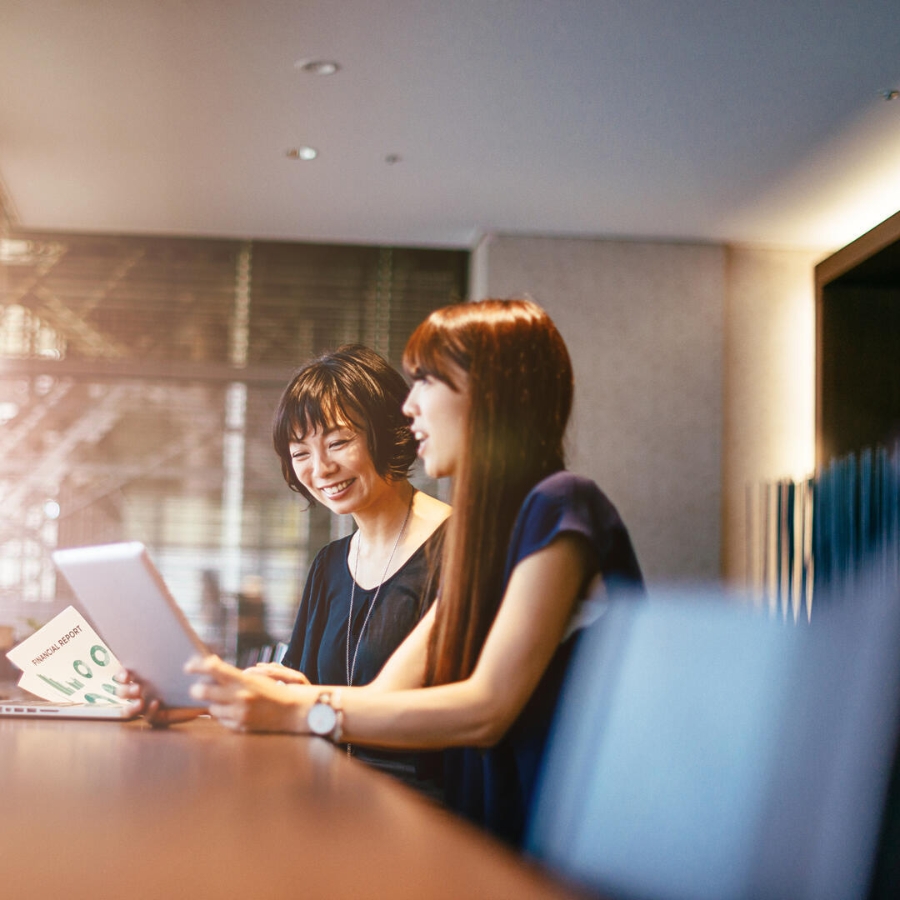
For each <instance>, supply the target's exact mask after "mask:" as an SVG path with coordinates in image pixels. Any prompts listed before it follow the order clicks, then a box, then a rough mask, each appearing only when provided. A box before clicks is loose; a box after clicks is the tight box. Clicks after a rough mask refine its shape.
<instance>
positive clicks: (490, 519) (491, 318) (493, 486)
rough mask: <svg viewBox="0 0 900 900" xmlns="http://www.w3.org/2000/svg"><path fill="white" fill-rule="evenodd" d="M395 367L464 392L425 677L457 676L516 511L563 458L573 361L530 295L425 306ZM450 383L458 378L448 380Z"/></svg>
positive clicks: (485, 608) (494, 603) (490, 614)
mask: <svg viewBox="0 0 900 900" xmlns="http://www.w3.org/2000/svg"><path fill="white" fill-rule="evenodd" d="M403 365H404V367H405V368H406V370H407V372H408V373H409V374H410V375H411V376H412V377H414V378H415V377H422V376H424V375H431V376H432V377H434V378H438V379H440V380H441V381H443V382H444V383H446V384H447V385H449V386H450V387H451V388H453V389H454V390H459V389H460V388H461V386H460V385H459V384H457V383H455V382H454V372H458V371H459V370H460V369H461V370H462V371H463V372H465V373H466V375H467V378H468V391H469V395H470V398H471V401H470V404H469V415H468V422H467V423H466V433H465V443H464V450H463V454H462V459H460V460H458V461H457V465H456V472H455V475H454V483H453V498H452V503H453V515H452V516H451V517H450V519H449V521H448V528H447V534H446V539H445V543H444V556H443V563H442V566H441V583H440V596H439V601H438V605H437V611H436V620H435V625H434V628H433V630H432V633H431V642H430V645H429V651H428V662H427V667H426V679H425V680H426V684H447V683H449V682H452V681H459V680H462V679H464V678H467V677H468V676H469V675H470V674H471V673H472V670H473V669H474V668H475V664H476V663H477V662H478V657H479V654H480V653H481V648H482V646H483V645H484V641H485V639H486V637H487V633H488V631H489V630H490V627H491V624H492V623H493V621H494V617H495V616H496V613H497V609H498V608H499V606H500V601H501V600H502V592H503V579H504V570H505V565H506V554H507V550H508V546H509V541H510V538H511V536H512V529H513V525H514V524H515V519H516V515H517V514H518V512H519V507H520V506H521V505H522V501H523V500H524V499H525V497H526V495H527V494H528V492H529V491H530V490H531V489H532V488H533V487H534V486H535V485H536V484H537V483H538V482H539V481H541V480H542V479H543V478H545V477H546V476H547V475H550V474H551V473H553V472H556V471H558V470H559V469H561V468H563V467H564V465H565V454H564V449H563V438H564V435H565V430H566V425H567V424H568V421H569V414H570V412H571V409H572V393H573V379H572V363H571V360H570V359H569V353H568V350H567V349H566V345H565V342H564V341H563V339H562V336H561V335H560V333H559V331H557V329H556V326H555V325H554V324H553V322H552V321H551V319H550V317H549V316H548V315H547V313H546V312H544V310H543V309H541V308H540V307H539V306H538V305H537V304H535V303H532V302H531V301H529V300H482V301H480V302H478V303H460V304H456V305H454V306H447V307H444V308H443V309H439V310H437V311H436V312H434V313H432V314H431V315H430V316H429V317H428V318H427V319H426V320H425V321H424V322H423V323H422V324H421V325H419V327H418V328H417V329H416V330H415V332H413V335H412V337H411V338H410V339H409V342H408V343H407V345H406V350H405V352H404V355H403ZM457 380H458V379H457Z"/></svg>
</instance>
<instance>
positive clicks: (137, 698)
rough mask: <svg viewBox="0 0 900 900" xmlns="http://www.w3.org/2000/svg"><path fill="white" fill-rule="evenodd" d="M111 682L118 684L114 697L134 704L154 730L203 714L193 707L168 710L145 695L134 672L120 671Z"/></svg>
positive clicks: (141, 684)
mask: <svg viewBox="0 0 900 900" xmlns="http://www.w3.org/2000/svg"><path fill="white" fill-rule="evenodd" d="M113 680H114V681H117V682H118V687H117V688H116V696H117V697H122V698H123V699H125V700H130V701H132V703H134V704H135V707H134V708H135V709H136V710H137V711H139V712H140V713H141V714H142V715H143V717H144V718H145V719H146V720H147V722H149V723H150V725H152V726H153V727H154V728H166V727H167V726H169V725H175V724H177V723H178V722H189V721H190V720H191V719H196V718H197V716H201V715H203V713H204V712H205V710H203V709H194V708H193V707H175V708H172V709H169V708H168V707H165V706H163V705H162V704H161V703H160V702H159V700H156V699H155V698H153V697H150V696H148V695H147V692H146V689H145V687H144V684H143V683H142V682H141V680H140V679H139V678H138V677H137V675H135V674H134V672H130V671H129V670H128V669H121V670H120V671H119V672H118V673H117V674H116V676H115V678H114V679H113Z"/></svg>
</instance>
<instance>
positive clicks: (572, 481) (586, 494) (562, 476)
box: [513, 469, 624, 552]
mask: <svg viewBox="0 0 900 900" xmlns="http://www.w3.org/2000/svg"><path fill="white" fill-rule="evenodd" d="M622 527H624V526H623V523H622V519H621V517H620V516H619V512H618V510H617V509H616V507H615V506H614V505H613V503H612V501H610V499H609V498H608V497H607V496H606V494H604V493H603V491H602V490H600V487H599V486H598V485H597V483H596V482H595V481H593V480H592V479H590V478H586V477H585V476H583V475H576V474H575V473H574V472H570V471H568V470H567V469H563V470H560V471H558V472H554V473H553V474H552V475H548V476H547V477H546V478H544V479H543V480H541V481H539V482H538V483H537V484H536V485H535V486H534V487H533V488H532V489H531V491H529V493H528V495H527V496H526V497H525V500H524V502H523V503H522V506H521V509H520V510H519V515H518V517H517V520H516V526H515V529H514V534H513V539H514V543H519V544H520V546H524V547H525V548H526V549H527V550H528V551H530V552H534V550H535V549H540V548H541V547H543V546H545V545H546V544H548V543H549V542H550V541H551V540H553V538H554V537H556V536H557V535H558V534H560V533H562V532H579V533H581V534H583V535H585V536H586V537H588V538H589V539H590V540H591V541H596V540H597V539H598V538H600V537H601V536H603V535H605V534H608V533H609V532H610V531H612V530H615V529H620V528H622Z"/></svg>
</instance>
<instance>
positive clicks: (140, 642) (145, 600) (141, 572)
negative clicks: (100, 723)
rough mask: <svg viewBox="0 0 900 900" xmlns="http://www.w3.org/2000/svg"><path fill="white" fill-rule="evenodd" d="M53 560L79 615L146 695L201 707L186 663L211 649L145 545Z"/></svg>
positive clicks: (73, 552)
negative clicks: (74, 598) (192, 691)
mask: <svg viewBox="0 0 900 900" xmlns="http://www.w3.org/2000/svg"><path fill="white" fill-rule="evenodd" d="M53 561H54V562H55V563H56V565H57V567H58V568H59V570H60V571H61V572H62V573H63V575H64V576H65V578H66V581H68V582H69V584H70V585H71V586H72V590H73V591H75V595H76V596H77V597H78V600H79V603H80V605H81V607H82V609H83V611H84V612H85V613H86V614H87V616H88V617H89V618H90V619H91V621H92V622H93V625H94V627H95V628H96V629H97V631H98V633H99V634H100V636H101V637H102V638H103V640H104V641H105V642H106V643H107V644H108V645H109V648H110V649H111V650H112V651H113V653H115V655H116V656H117V657H118V659H119V661H120V662H121V663H122V665H123V666H125V667H126V668H127V669H129V670H130V671H132V672H134V673H135V675H137V676H138V677H139V678H140V680H141V681H142V682H143V683H144V685H145V686H146V690H147V694H148V696H150V697H154V698H158V699H159V700H160V702H161V703H162V704H163V705H164V706H167V707H184V706H192V707H202V706H204V705H205V704H204V703H203V702H201V701H198V700H195V699H194V698H193V697H191V695H190V686H191V685H192V684H193V683H194V682H195V681H197V676H196V675H188V674H187V673H186V672H185V671H184V665H185V663H186V662H187V661H188V660H189V659H191V658H192V657H195V656H205V655H206V654H207V653H208V652H209V651H208V650H207V649H206V647H205V646H204V645H203V642H202V641H201V640H200V638H199V637H197V634H196V633H195V631H194V629H193V628H191V626H190V623H189V622H188V620H187V618H186V617H185V615H184V613H183V612H182V611H181V609H179V607H178V604H177V603H176V602H175V600H174V598H173V597H172V595H171V594H170V593H169V590H168V588H167V587H166V584H165V582H164V581H163V579H162V576H161V575H160V574H159V572H158V571H157V569H156V566H154V565H153V563H152V562H151V560H150V557H149V556H148V555H147V550H146V548H145V547H144V545H143V544H141V543H139V542H137V541H134V542H130V543H124V544H103V545H101V546H96V547H75V548H72V549H67V550H57V551H55V552H54V553H53Z"/></svg>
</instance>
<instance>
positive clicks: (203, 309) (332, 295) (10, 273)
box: [0, 231, 468, 656]
mask: <svg viewBox="0 0 900 900" xmlns="http://www.w3.org/2000/svg"><path fill="white" fill-rule="evenodd" d="M467 277H468V253H467V252H465V251H455V250H436V249H417V248H398V247H371V246H351V245H325V244H298V243H290V242H273V241H232V240H220V239H197V238H170V237H147V236H121V235H115V236H112V235H96V234H56V233H43V232H42V233H37V232H15V231H13V232H9V233H7V234H6V235H4V236H3V237H2V238H0V502H2V504H3V509H4V518H3V521H2V524H0V615H2V614H3V610H4V609H6V610H12V612H11V613H8V614H7V618H9V617H10V615H14V616H18V619H19V620H20V621H22V620H23V618H24V617H26V616H27V617H30V618H38V619H40V618H42V617H43V618H49V616H50V615H51V614H52V613H53V612H54V610H55V609H56V608H58V607H60V606H62V605H65V604H66V603H68V602H70V601H71V599H72V598H71V597H70V595H68V593H67V589H66V586H65V584H64V583H63V582H62V580H61V579H59V580H57V578H56V575H55V571H54V568H53V565H52V562H51V560H50V552H51V551H52V550H53V549H55V548H56V547H63V546H77V545H82V544H93V543H106V542H112V541H119V540H141V541H143V542H144V543H146V544H147V546H148V548H149V550H150V553H151V556H153V558H154V560H155V561H156V562H157V564H158V565H159V567H160V569H161V571H162V572H163V575H164V577H165V578H166V580H167V582H168V583H169V584H170V587H171V588H172V591H173V593H174V594H175V596H176V598H177V599H178V601H179V603H180V604H181V605H182V607H183V608H184V609H185V611H186V612H187V613H188V615H189V617H190V618H191V619H192V621H193V622H194V624H195V626H196V627H197V628H198V630H199V631H200V633H201V635H202V636H203V637H205V638H206V639H207V641H208V642H209V643H210V644H211V645H212V646H213V647H215V648H216V649H218V650H220V651H221V652H223V653H224V654H225V655H226V656H228V655H229V654H232V655H233V652H234V648H235V646H236V631H237V628H238V623H237V620H236V616H237V613H236V610H237V605H238V602H237V598H238V595H239V593H240V592H241V591H242V590H244V589H246V588H247V585H252V586H253V589H254V590H255V591H260V590H261V591H262V593H263V596H264V599H265V601H266V609H267V619H266V628H267V630H268V633H269V634H270V636H271V637H272V639H274V640H278V639H283V638H284V637H286V635H287V632H288V630H289V628H290V624H291V622H292V620H293V616H294V612H295V609H296V605H297V602H298V600H299V596H300V591H301V589H302V585H303V582H304V581H305V577H306V571H307V568H308V566H309V563H310V562H311V560H312V556H313V555H314V554H315V552H316V551H317V550H318V549H319V547H321V546H322V545H323V544H324V543H326V542H327V541H328V540H330V539H332V537H334V536H336V535H337V534H339V533H344V532H345V531H346V530H347V528H348V523H347V522H339V521H335V520H334V519H333V517H331V516H330V515H329V514H328V513H327V512H326V511H324V510H321V509H319V508H313V509H307V508H306V506H307V504H306V502H305V501H304V500H303V499H302V498H301V497H299V496H298V495H295V494H293V493H292V492H290V491H289V490H288V489H287V486H286V485H285V484H284V481H283V479H282V477H281V472H280V466H279V461H278V459H277V457H276V456H275V453H274V451H273V449H272V445H271V437H270V433H271V417H272V413H273V410H274V408H275V405H276V403H277V400H278V397H279V396H280V394H281V391H282V389H283V387H284V386H285V384H286V383H287V381H288V380H289V378H290V376H291V373H292V371H293V370H294V369H295V368H296V367H297V366H299V365H300V364H301V363H302V362H304V361H305V360H307V359H309V358H310V357H311V356H313V355H317V354H319V353H322V352H324V351H326V350H328V349H333V348H334V347H336V346H338V345H340V344H342V343H346V342H348V341H361V342H362V343H365V344H368V345H369V346H371V347H373V348H375V349H377V350H379V351H380V352H381V353H383V354H384V355H385V356H386V357H387V358H388V359H389V360H390V361H391V362H393V363H394V364H395V365H397V366H398V367H399V364H400V357H401V355H402V351H403V347H404V345H405V343H406V340H407V338H408V336H409V334H410V333H411V332H412V330H413V328H414V327H415V326H416V325H417V324H418V323H419V322H420V321H421V320H422V319H423V318H424V317H425V316H426V315H427V314H428V313H429V312H430V311H431V310H433V309H436V308H438V307H440V306H443V305H446V304H447V303H452V302H456V301H459V300H461V299H463V297H464V296H465V289H466V282H467ZM414 480H415V481H416V483H417V484H419V485H420V486H425V487H427V488H431V489H434V487H435V486H434V485H433V484H429V483H428V482H427V479H424V478H423V476H422V475H421V473H416V474H415V477H414Z"/></svg>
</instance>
